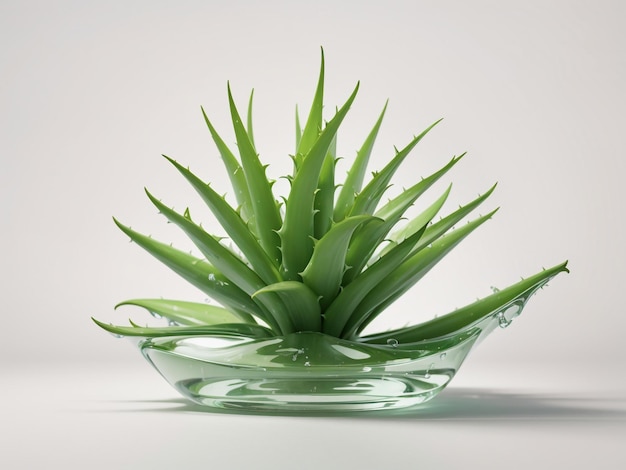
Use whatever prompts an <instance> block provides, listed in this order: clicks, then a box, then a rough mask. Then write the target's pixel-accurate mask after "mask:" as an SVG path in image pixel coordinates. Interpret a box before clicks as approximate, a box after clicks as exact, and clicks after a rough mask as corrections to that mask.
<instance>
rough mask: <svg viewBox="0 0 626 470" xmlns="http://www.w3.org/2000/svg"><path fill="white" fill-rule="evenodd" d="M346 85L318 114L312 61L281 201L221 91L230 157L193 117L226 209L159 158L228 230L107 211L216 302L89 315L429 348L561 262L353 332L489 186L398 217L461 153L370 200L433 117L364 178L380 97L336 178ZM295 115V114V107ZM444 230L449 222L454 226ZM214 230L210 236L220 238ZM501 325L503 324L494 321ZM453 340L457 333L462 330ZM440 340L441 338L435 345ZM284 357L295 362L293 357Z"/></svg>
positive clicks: (139, 329)
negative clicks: (458, 304) (142, 315)
mask: <svg viewBox="0 0 626 470" xmlns="http://www.w3.org/2000/svg"><path fill="white" fill-rule="evenodd" d="M358 88H359V85H358V84H357V85H356V87H355V89H354V91H353V92H352V93H351V95H350V96H349V97H348V99H347V100H346V102H345V104H343V106H341V107H340V108H338V109H337V111H336V113H335V114H334V116H333V117H332V118H331V119H330V120H329V121H328V122H325V121H324V118H323V116H322V109H323V95H324V57H323V53H322V62H321V69H320V74H319V80H318V83H317V88H316V91H315V95H314V98H313V103H312V106H311V110H310V113H309V115H308V118H307V119H306V122H305V123H304V126H301V125H300V122H299V120H298V118H297V117H296V150H295V154H294V155H293V156H292V161H293V173H292V174H290V175H288V176H287V179H288V180H289V183H290V190H289V193H288V195H287V196H286V197H284V198H283V199H282V200H281V198H279V197H278V195H277V194H274V189H273V182H272V181H271V180H269V179H268V177H267V176H266V172H265V166H264V165H263V163H262V162H261V160H260V159H259V154H258V152H257V149H256V147H255V142H254V132H253V127H252V116H251V115H252V112H251V110H252V95H251V96H250V100H249V104H248V110H247V111H248V112H247V119H246V120H245V121H244V119H243V118H242V116H241V115H240V112H239V110H238V108H237V106H236V105H235V100H234V99H233V96H232V93H231V90H230V86H229V87H228V99H229V104H230V113H231V117H232V125H233V129H234V134H235V137H236V148H237V153H235V152H234V151H233V150H232V149H231V148H230V147H229V146H228V145H227V144H226V143H225V141H224V139H223V138H222V137H221V136H220V135H219V134H218V132H217V131H216V129H215V127H214V126H213V124H212V123H211V121H210V120H209V118H208V117H207V115H206V113H204V110H202V112H203V116H204V120H205V121H206V124H207V127H208V130H209V132H210V134H211V136H212V138H213V140H214V142H215V144H216V146H217V150H218V151H219V154H220V156H221V160H222V161H223V163H224V165H225V167H226V170H227V172H228V176H229V178H230V181H231V183H232V186H233V190H234V196H235V198H236V204H235V205H231V204H229V203H228V202H227V200H226V199H225V197H223V196H221V195H219V194H217V193H216V192H215V191H214V190H213V189H212V188H211V186H210V185H209V184H208V183H207V182H205V180H204V179H202V178H201V177H200V176H197V175H196V174H195V173H193V172H192V171H191V170H189V169H188V168H187V167H185V166H183V165H181V164H180V163H178V162H177V161H175V160H174V159H172V158H170V157H165V158H166V159H167V161H168V162H169V163H171V165H172V166H173V167H174V168H175V169H176V170H177V171H178V173H180V175H181V176H182V177H183V178H185V179H186V180H187V181H188V182H189V184H190V185H191V187H193V189H195V191H196V192H197V193H198V195H199V196H200V198H201V199H202V200H203V201H204V202H205V203H206V205H207V206H208V208H209V209H210V211H211V212H212V213H213V214H214V216H215V218H216V219H217V221H218V222H219V223H220V224H221V226H222V227H223V229H224V231H225V233H226V235H227V236H228V238H229V239H230V242H231V243H230V245H227V244H225V243H224V242H223V241H222V238H221V236H218V235H215V234H211V233H207V232H206V231H205V230H204V229H203V228H202V227H201V226H200V225H199V224H198V223H196V221H194V219H193V218H192V217H191V215H190V213H189V210H185V211H183V212H182V213H181V212H177V211H175V210H174V209H172V208H170V207H169V206H168V205H167V204H166V203H164V202H162V201H161V200H160V199H158V198H157V197H155V196H153V195H152V194H151V193H150V192H148V191H146V193H147V196H148V198H149V199H150V201H151V202H152V203H153V204H154V205H155V206H156V208H157V209H158V211H159V212H160V213H161V214H162V215H163V216H164V217H165V218H166V219H168V221H169V222H171V223H173V224H175V225H177V226H178V227H180V229H181V230H182V231H183V232H185V234H186V235H188V236H189V238H190V239H191V241H192V242H193V243H194V244H195V246H196V247H197V248H198V250H199V251H200V253H201V254H202V257H196V256H193V255H191V254H189V253H187V252H185V251H181V250H178V249H176V248H174V247H172V246H170V245H169V244H167V243H162V242H159V241H157V240H155V239H153V238H151V237H149V236H146V235H143V234H141V233H139V232H137V231H135V230H133V229H131V228H130V227H128V226H126V225H123V224H122V223H121V222H119V221H117V220H115V223H116V224H117V226H118V227H119V228H120V229H121V230H122V231H123V232H124V233H125V234H126V235H128V236H129V237H130V239H131V240H132V241H133V242H135V243H136V244H137V245H139V246H141V247H142V248H143V249H145V250H146V251H148V252H149V253H150V254H152V255H153V256H154V257H156V258H157V259H158V260H159V261H161V262H162V263H164V264H165V265H166V266H168V267H169V268H170V269H172V270H173V271H174V272H176V273H177V274H179V275H180V276H181V277H183V278H184V279H185V280H186V281H188V282H190V283H191V284H192V285H194V286H195V287H197V288H198V289H200V290H201V291H202V292H204V293H205V294H206V295H207V296H209V297H210V298H212V299H214V300H215V301H216V302H217V303H219V304H220V306H216V305H210V304H207V303H194V302H188V301H179V300H167V299H133V300H127V301H125V302H122V303H120V304H119V305H135V306H139V307H142V308H144V309H147V310H148V311H150V312H151V313H153V314H154V315H155V316H160V317H165V318H167V319H169V320H170V324H169V326H162V327H147V326H146V327H143V326H139V325H137V324H136V323H133V322H132V321H131V324H130V325H129V326H113V325H109V324H106V323H103V322H100V321H98V320H95V319H94V321H95V322H96V323H97V324H98V325H99V326H101V327H102V328H104V329H105V330H107V331H109V332H111V333H114V334H116V335H122V336H136V337H143V338H149V339H150V340H159V339H163V338H165V339H167V338H169V337H172V338H174V337H181V336H184V337H207V336H215V337H231V338H251V339H254V340H265V339H271V338H275V337H285V336H288V335H290V334H293V333H299V332H309V333H310V332H313V333H321V334H323V335H326V336H328V337H335V338H338V339H339V340H346V341H351V342H355V343H359V344H363V346H364V347H365V346H367V345H372V346H375V345H387V344H391V345H393V346H396V345H398V344H400V345H407V344H440V343H441V342H445V341H448V340H450V338H454V337H455V336H454V335H458V334H460V332H467V331H470V329H471V327H472V325H477V324H479V323H480V321H481V320H483V319H485V318H487V317H493V318H497V316H498V315H500V317H499V318H500V319H501V320H502V319H503V318H504V317H502V315H503V312H505V311H506V309H507V308H509V307H510V306H512V305H513V306H520V305H523V304H524V303H525V301H526V300H527V299H528V297H529V296H530V295H531V294H532V293H534V292H535V291H536V290H537V289H538V288H539V287H542V286H543V285H544V284H545V283H546V282H547V281H548V280H549V279H551V278H552V277H554V276H555V275H556V274H558V273H560V272H562V271H567V267H566V264H567V262H564V263H561V264H558V265H556V266H554V267H552V268H549V269H544V270H542V271H540V272H539V273H537V274H535V275H532V276H530V277H527V278H526V279H523V280H521V281H519V282H517V283H516V284H514V285H511V286H510V287H507V288H505V289H501V290H499V291H497V292H494V293H493V294H491V295H489V296H488V297H485V298H483V299H481V300H477V301H476V302H474V303H472V304H470V305H467V306H465V307H463V308H460V309H458V310H455V311H454V312H451V313H449V314H447V315H441V316H438V317H437V318H435V319H432V320H429V321H427V322H425V323H421V324H416V325H414V326H408V327H405V328H401V329H397V330H393V331H386V332H380V333H377V334H369V335H364V334H363V331H364V329H365V328H366V327H367V326H368V325H369V324H370V323H371V322H372V320H373V319H375V318H376V317H378V316H379V315H380V314H382V313H383V312H385V311H387V308H388V307H389V306H390V305H391V304H392V303H393V302H394V301H395V300H396V299H398V298H399V297H400V296H401V295H403V294H404V293H405V292H406V291H407V290H409V289H410V288H411V287H412V286H414V285H415V284H416V283H417V282H418V281H419V280H420V279H421V278H422V277H423V276H424V275H425V274H426V273H428V271H430V269H431V268H432V267H434V266H435V265H436V264H437V262H438V261H440V260H441V259H442V258H443V257H444V256H445V255H446V254H448V253H449V252H450V251H451V250H452V249H453V248H454V247H455V246H456V245H457V244H459V243H460V242H461V241H462V240H463V239H464V238H465V237H467V236H468V235H469V234H470V233H472V232H473V231H474V230H475V229H476V228H478V227H479V226H481V225H482V224H483V223H484V222H486V221H487V220H489V219H490V218H491V216H492V215H493V214H494V213H495V212H496V210H497V209H495V210H492V211H489V212H487V213H486V214H485V215H482V216H478V217H476V218H474V219H472V220H470V221H468V222H467V223H465V224H460V225H459V222H461V221H462V220H463V219H464V218H466V217H467V216H468V215H469V214H470V213H471V212H472V211H474V210H475V209H476V208H477V207H478V206H479V205H481V204H482V203H483V202H484V201H485V200H486V199H487V198H488V197H489V195H491V193H492V192H493V191H494V188H495V185H494V186H493V187H491V188H489V189H488V190H487V191H486V192H485V193H483V194H482V195H481V196H479V197H477V198H476V199H474V200H472V201H470V202H468V203H467V204H465V205H462V206H459V208H458V209H456V210H454V211H452V212H451V213H449V214H447V215H446V216H445V217H442V218H440V219H439V220H437V221H435V220H434V219H435V216H436V215H437V214H439V213H440V211H441V209H442V208H443V206H444V203H445V202H446V199H447V197H448V195H449V193H450V187H447V188H446V189H445V191H443V193H442V194H441V195H440V196H439V197H438V198H437V199H436V200H435V202H434V203H432V204H431V205H430V206H429V207H427V208H426V209H425V210H423V212H421V213H420V214H418V215H417V216H415V217H413V218H412V219H410V220H408V221H407V220H406V219H405V216H404V214H405V212H406V211H407V210H408V209H409V208H410V207H411V206H413V205H414V203H415V201H416V200H417V199H418V198H419V197H420V196H421V195H422V194H423V193H424V192H425V191H426V190H428V189H429V188H430V187H431V186H432V185H433V184H434V183H435V182H437V181H438V180H440V179H441V178H442V177H443V176H444V175H446V174H447V172H448V171H449V170H451V169H452V168H453V167H454V166H455V165H456V164H457V163H458V162H459V161H460V160H461V159H462V158H463V156H464V155H459V156H455V157H453V158H452V159H451V160H450V161H448V162H447V163H446V164H445V165H443V166H442V167H441V169H439V170H438V171H436V172H435V173H433V174H432V175H430V176H428V177H426V178H422V179H421V180H420V181H418V182H417V183H416V184H414V185H413V186H411V187H409V188H408V189H406V190H405V191H403V192H402V193H401V194H400V195H398V196H396V197H394V198H392V199H390V200H388V201H386V202H384V203H383V202H382V200H383V195H384V194H385V192H386V190H387V189H388V188H389V186H390V183H391V180H392V177H393V176H394V174H395V172H396V171H397V170H398V169H399V168H400V166H401V165H402V163H403V161H404V160H405V159H406V158H407V156H408V155H409V154H410V152H411V151H412V150H413V149H414V147H415V146H416V145H417V144H418V143H419V142H420V141H421V140H422V139H423V138H424V137H425V136H426V135H427V134H428V133H429V132H430V131H431V130H432V129H433V128H434V127H435V126H436V125H437V124H438V123H439V121H436V122H434V123H433V124H432V125H430V126H428V127H427V128H426V129H425V130H424V131H423V132H421V133H420V134H418V135H417V136H415V137H414V138H413V139H411V141H410V142H409V143H408V144H407V145H406V146H405V147H403V148H401V149H400V150H397V149H396V150H395V154H394V155H393V156H392V158H391V159H390V161H389V163H387V164H386V166H384V167H383V168H382V169H380V170H379V171H378V172H376V173H374V174H373V176H372V178H371V179H369V180H368V181H366V168H367V166H368V163H369V160H370V155H371V153H372V149H373V146H374V142H375V140H376V136H377V134H378V131H379V128H380V126H381V123H382V121H383V117H384V114H385V111H386V107H387V106H386V105H385V107H384V108H383V110H382V112H381V114H380V116H379V117H378V119H377V120H376V122H375V124H374V126H373V128H372V129H371V131H370V132H369V134H367V136H366V137H365V140H364V142H363V144H362V146H361V147H360V149H359V150H358V152H357V155H356V158H355V160H354V162H353V163H352V166H351V168H350V169H349V171H348V173H347V176H346V178H345V180H344V181H343V184H342V185H338V181H337V179H336V174H335V164H336V161H337V155H336V139H337V132H338V130H339V128H340V126H341V124H342V122H343V120H344V118H345V117H346V115H347V114H348V111H349V109H350V106H351V105H352V103H353V101H354V100H355V97H356V95H357V91H358ZM296 114H297V113H296ZM455 226H456V228H454V227H455ZM222 235H223V234H222ZM504 321H505V322H507V321H509V320H507V319H504ZM459 338H461V339H462V337H461V336H459ZM438 347H440V346H438ZM294 361H295V359H294Z"/></svg>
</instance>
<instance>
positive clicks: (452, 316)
mask: <svg viewBox="0 0 626 470" xmlns="http://www.w3.org/2000/svg"><path fill="white" fill-rule="evenodd" d="M560 272H569V270H568V269H567V261H566V262H564V263H561V264H559V265H557V266H554V267H552V268H550V269H546V270H543V271H541V272H539V273H537V274H535V275H533V276H531V277H528V278H526V279H523V280H521V281H519V282H517V283H515V284H513V285H511V286H509V287H507V288H505V289H502V290H500V291H497V292H494V293H493V294H491V295H489V296H487V297H485V298H483V299H480V300H477V301H476V302H473V303H471V304H469V305H466V306H465V307H462V308H459V309H457V310H455V311H454V312H450V313H448V314H446V315H443V316H440V317H437V318H434V319H432V320H430V321H427V322H425V323H420V324H419V325H415V326H410V327H406V328H400V329H397V330H392V331H387V332H385V333H378V334H373V335H368V336H364V337H362V338H361V339H360V341H363V342H366V343H371V344H386V343H387V341H388V340H390V339H395V340H396V341H397V342H398V343H399V344H403V343H414V342H418V341H423V340H428V339H432V338H440V337H443V336H446V335H450V334H453V333H455V332H458V331H460V330H462V329H465V328H468V327H471V325H473V324H474V323H476V322H478V321H480V320H481V319H482V318H485V317H486V316H488V315H497V314H498V313H499V312H502V311H504V310H505V309H506V308H507V307H508V306H510V305H511V304H514V303H517V302H521V303H522V304H523V303H525V302H526V300H528V297H530V295H531V294H532V293H534V292H535V291H536V290H537V289H539V288H540V287H542V286H544V285H545V284H546V283H547V282H548V281H549V280H550V279H552V278H553V277H554V276H556V275H557V274H558V273H560Z"/></svg>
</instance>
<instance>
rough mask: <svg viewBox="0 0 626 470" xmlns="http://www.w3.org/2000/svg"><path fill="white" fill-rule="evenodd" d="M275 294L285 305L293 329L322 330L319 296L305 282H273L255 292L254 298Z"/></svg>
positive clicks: (261, 298) (260, 298)
mask: <svg viewBox="0 0 626 470" xmlns="http://www.w3.org/2000/svg"><path fill="white" fill-rule="evenodd" d="M275 294H278V296H279V297H280V299H281V300H282V302H283V303H284V305H285V311H286V312H287V315H289V319H290V320H291V323H292V324H293V331H320V330H321V322H322V316H321V308H320V304H319V302H318V296H317V295H316V294H315V292H313V291H312V290H311V289H309V288H308V287H307V286H306V285H305V284H302V283H301V282H297V281H283V282H279V283H277V284H271V285H269V286H267V287H264V288H263V289H260V290H258V291H257V292H255V293H254V294H253V295H252V298H253V299H259V300H263V299H264V298H265V297H266V296H273V295H275Z"/></svg>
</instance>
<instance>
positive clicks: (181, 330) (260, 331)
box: [92, 317, 274, 338]
mask: <svg viewBox="0 0 626 470" xmlns="http://www.w3.org/2000/svg"><path fill="white" fill-rule="evenodd" d="M92 320H93V321H94V322H95V323H96V325H98V326H99V327H100V328H103V329H105V330H106V331H108V332H110V333H113V334H114V335H120V336H139V337H143V338H159V337H163V336H208V335H215V336H235V337H245V338H269V337H271V336H274V334H273V333H272V331H271V330H268V329H267V328H265V327H263V326H261V325H254V324H251V323H224V324H220V325H206V326H204V325H198V326H164V327H142V326H137V325H136V324H134V323H132V322H131V326H116V325H109V324H108V323H103V322H101V321H98V320H96V319H95V318H93V317H92Z"/></svg>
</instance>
